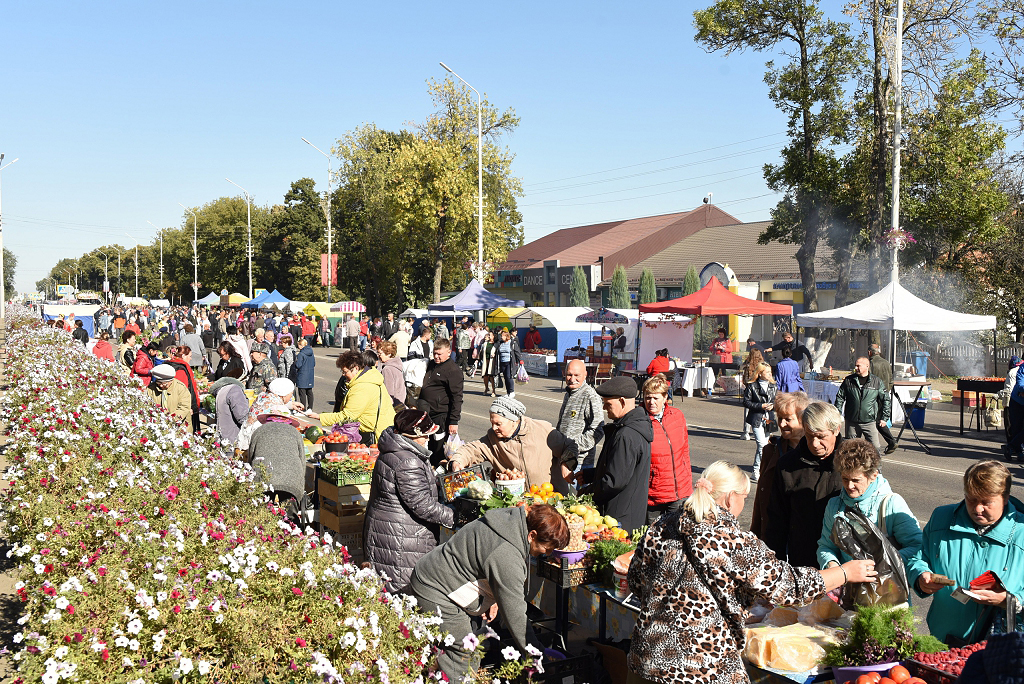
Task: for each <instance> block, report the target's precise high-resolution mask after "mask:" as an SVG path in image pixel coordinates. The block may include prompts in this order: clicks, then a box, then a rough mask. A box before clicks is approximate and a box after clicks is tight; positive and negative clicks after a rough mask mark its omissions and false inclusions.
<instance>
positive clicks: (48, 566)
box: [43, 563, 53, 572]
mask: <svg viewBox="0 0 1024 684" xmlns="http://www.w3.org/2000/svg"><path fill="white" fill-rule="evenodd" d="M43 572H53V563H47V564H46V567H45V568H43Z"/></svg>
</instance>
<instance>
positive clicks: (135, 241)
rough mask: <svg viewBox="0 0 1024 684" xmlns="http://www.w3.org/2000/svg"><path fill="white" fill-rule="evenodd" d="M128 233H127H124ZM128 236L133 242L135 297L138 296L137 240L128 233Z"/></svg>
mask: <svg viewBox="0 0 1024 684" xmlns="http://www.w3.org/2000/svg"><path fill="white" fill-rule="evenodd" d="M125 235H128V233H125ZM128 237H129V238H131V240H132V241H133V242H134V243H135V298H136V299H138V298H139V241H138V240H136V239H135V238H133V237H132V236H131V235H128Z"/></svg>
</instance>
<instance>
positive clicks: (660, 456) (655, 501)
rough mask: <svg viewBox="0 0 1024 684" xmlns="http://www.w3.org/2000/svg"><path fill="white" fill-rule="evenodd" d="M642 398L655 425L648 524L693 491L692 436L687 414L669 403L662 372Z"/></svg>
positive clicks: (676, 506) (644, 390) (645, 388)
mask: <svg viewBox="0 0 1024 684" xmlns="http://www.w3.org/2000/svg"><path fill="white" fill-rule="evenodd" d="M640 394H641V396H640V398H641V400H642V401H643V405H644V410H646V411H647V417H648V418H650V420H651V427H653V428H654V441H653V442H651V480H650V484H649V486H648V488H647V524H648V525H650V524H651V523H653V522H654V521H655V520H657V519H658V518H660V517H661V516H662V515H663V514H665V513H666V512H668V511H675V510H678V509H679V507H680V506H682V504H683V500H684V499H686V498H687V497H688V496H690V494H692V493H693V475H692V474H691V473H690V436H689V432H688V431H687V429H686V417H685V416H683V412H682V411H680V410H679V409H677V408H675V407H674V406H668V405H667V404H668V399H669V384H668V380H666V379H665V376H664V375H662V374H661V373H658V374H657V375H655V376H654V377H652V378H649V379H648V380H647V381H646V382H645V383H644V387H643V390H642V391H641V393H640Z"/></svg>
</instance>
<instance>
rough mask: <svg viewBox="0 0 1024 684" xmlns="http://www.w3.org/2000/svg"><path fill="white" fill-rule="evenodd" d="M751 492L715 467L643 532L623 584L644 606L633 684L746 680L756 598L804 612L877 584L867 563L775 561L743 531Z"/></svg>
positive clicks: (632, 659)
mask: <svg viewBox="0 0 1024 684" xmlns="http://www.w3.org/2000/svg"><path fill="white" fill-rule="evenodd" d="M749 492H750V478H749V477H748V476H747V474H746V473H744V472H743V471H742V470H740V469H739V468H738V467H736V466H735V465H733V464H732V463H727V462H726V461H717V462H715V463H712V464H711V465H710V466H708V468H707V469H706V470H705V471H704V472H703V473H702V474H701V477H700V479H699V480H697V483H696V485H695V486H694V488H693V494H691V495H690V497H689V498H688V499H687V500H686V503H685V504H684V505H683V508H682V509H681V510H679V511H676V512H674V513H667V514H665V515H664V516H662V517H661V518H660V519H659V520H657V521H656V522H655V523H654V524H653V525H651V527H650V528H649V529H648V530H647V534H646V535H644V538H643V540H642V541H641V542H640V544H639V545H638V546H637V549H636V553H635V554H634V556H633V560H632V562H631V563H630V565H629V574H628V576H627V581H628V582H629V588H630V590H631V591H632V592H633V593H634V594H635V595H636V596H637V598H639V600H640V614H639V616H638V617H637V621H636V628H635V629H634V631H633V638H632V641H631V645H630V650H629V658H628V661H627V663H628V666H629V675H628V678H627V680H626V682H627V684H646V683H647V682H680V683H684V684H704V682H708V681H720V682H745V681H748V677H747V674H746V669H745V667H744V665H743V661H742V659H741V658H740V653H741V652H742V651H743V647H744V645H745V643H746V635H745V628H746V624H745V622H746V621H745V618H746V609H747V608H749V607H750V605H751V604H752V603H753V601H754V599H756V598H758V597H760V598H764V599H767V600H768V601H771V602H772V603H774V604H775V605H803V604H805V603H808V602H810V601H812V600H814V599H817V598H821V597H822V596H824V595H825V592H827V591H831V590H832V589H836V588H838V587H840V586H842V585H843V584H845V583H846V582H847V581H850V582H871V581H874V578H875V577H876V574H877V573H876V572H875V570H874V562H873V561H869V560H868V561H859V560H858V561H849V562H847V563H844V564H843V565H842V566H841V567H835V568H829V569H827V570H821V571H819V570H815V569H814V568H797V567H793V566H791V565H789V564H788V563H786V562H784V561H780V560H778V558H776V556H775V554H773V553H772V552H771V551H770V550H769V549H768V547H766V546H765V545H764V543H763V542H762V541H761V540H760V539H758V538H757V537H755V536H754V535H753V534H751V533H750V532H746V531H744V530H742V529H740V527H739V524H738V523H737V519H738V518H739V516H740V514H741V513H742V512H743V505H744V503H745V502H746V499H747V495H748V493H749Z"/></svg>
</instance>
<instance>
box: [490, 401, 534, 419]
mask: <svg viewBox="0 0 1024 684" xmlns="http://www.w3.org/2000/svg"><path fill="white" fill-rule="evenodd" d="M490 410H491V413H494V414H496V415H499V416H503V417H505V418H508V419H509V420H519V419H520V418H522V417H523V416H525V415H526V406H524V405H523V402H521V401H517V400H515V399H510V398H509V397H508V396H504V397H498V398H497V399H495V400H494V402H492V403H491V409H490Z"/></svg>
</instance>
